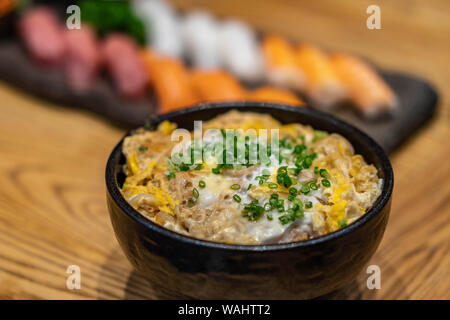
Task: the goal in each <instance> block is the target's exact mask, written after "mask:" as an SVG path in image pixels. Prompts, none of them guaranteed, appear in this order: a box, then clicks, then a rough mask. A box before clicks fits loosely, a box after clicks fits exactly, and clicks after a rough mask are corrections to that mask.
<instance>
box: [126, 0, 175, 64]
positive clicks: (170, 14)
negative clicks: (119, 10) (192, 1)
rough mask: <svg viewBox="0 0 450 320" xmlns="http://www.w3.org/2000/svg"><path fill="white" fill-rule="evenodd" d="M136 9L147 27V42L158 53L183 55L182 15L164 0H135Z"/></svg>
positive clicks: (173, 55)
mask: <svg viewBox="0 0 450 320" xmlns="http://www.w3.org/2000/svg"><path fill="white" fill-rule="evenodd" d="M133 6H134V11H135V13H136V15H137V16H139V17H140V18H141V19H142V21H144V23H145V24H146V27H147V36H148V40H147V43H148V44H149V45H151V47H152V48H153V50H156V51H157V52H158V53H161V54H164V55H167V56H170V57H181V56H182V54H183V43H182V38H181V32H180V17H179V16H178V15H177V13H176V12H175V10H174V9H173V8H172V7H171V6H170V5H169V4H168V3H167V2H166V1H164V0H135V1H133Z"/></svg>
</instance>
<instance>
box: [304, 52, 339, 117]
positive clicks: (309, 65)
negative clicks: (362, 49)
mask: <svg viewBox="0 0 450 320" xmlns="http://www.w3.org/2000/svg"><path fill="white" fill-rule="evenodd" d="M295 57H296V61H297V64H298V66H299V67H300V69H302V70H303V72H304V73H305V75H306V79H307V84H306V89H305V93H306V95H307V97H308V99H310V100H311V102H312V104H313V105H314V106H315V107H317V108H319V109H325V110H326V109H329V108H330V107H332V106H335V105H337V104H338V103H339V102H340V101H342V100H343V99H344V97H345V94H346V91H345V88H344V86H343V84H342V83H341V81H340V80H339V78H338V76H337V74H336V72H335V71H334V69H333V66H332V65H331V63H330V62H329V60H328V56H327V54H325V53H324V52H322V51H321V50H320V49H318V48H316V47H314V46H311V45H307V44H303V45H300V46H298V47H297V48H296V49H295Z"/></svg>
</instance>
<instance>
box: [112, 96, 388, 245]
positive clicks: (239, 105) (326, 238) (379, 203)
mask: <svg viewBox="0 0 450 320" xmlns="http://www.w3.org/2000/svg"><path fill="white" fill-rule="evenodd" d="M223 108H226V109H229V110H230V111H231V110H232V109H235V110H236V109H237V110H238V111H244V112H245V109H246V108H260V109H261V111H265V110H267V111H268V110H273V111H276V110H282V111H288V112H294V113H297V114H306V115H308V116H312V117H320V118H321V120H322V121H325V122H330V123H331V124H332V125H335V126H340V127H342V128H343V129H344V130H346V131H352V133H353V134H356V135H358V136H359V137H358V138H359V140H361V141H363V142H364V143H365V144H367V145H368V146H369V147H370V148H371V149H373V152H374V154H375V156H376V157H378V160H379V161H380V169H381V170H382V171H383V175H384V181H383V188H382V191H381V194H380V196H379V197H378V199H377V200H376V201H375V204H374V205H373V206H372V207H371V208H370V209H369V210H368V211H367V212H366V213H365V214H364V215H363V216H361V217H360V218H359V219H357V220H356V221H355V222H353V223H351V224H349V225H348V226H346V227H344V228H342V229H339V230H337V231H334V232H331V233H328V234H325V235H323V236H319V237H317V238H313V239H309V240H303V241H297V242H290V243H282V244H264V245H245V244H227V243H218V242H212V241H208V240H201V239H196V238H193V237H189V236H186V235H183V234H180V233H177V232H175V231H172V230H169V229H166V228H164V227H162V226H160V225H158V224H156V223H154V222H153V221H151V220H150V219H148V218H146V217H145V216H143V215H142V214H140V213H139V212H138V211H136V210H135V209H134V208H133V207H132V206H131V205H130V204H129V203H128V202H127V201H126V200H125V198H123V196H122V194H121V192H120V190H119V186H118V184H117V180H116V167H117V163H116V160H117V159H119V158H120V155H121V154H122V143H123V140H124V139H125V138H126V137H127V136H129V135H130V134H131V133H132V132H133V130H130V131H128V132H127V133H126V134H125V135H124V136H123V137H122V138H121V140H120V141H119V142H118V143H117V145H116V146H115V147H114V149H113V151H112V152H111V154H110V156H109V157H108V161H107V164H106V172H105V180H106V188H107V192H108V193H109V194H110V196H111V198H112V199H113V201H114V202H115V204H116V205H117V206H118V207H119V208H120V209H121V211H122V213H125V214H126V215H127V216H128V217H129V218H131V219H133V220H134V221H135V222H137V223H138V224H140V225H141V226H143V227H144V228H146V229H148V230H149V231H152V232H156V233H159V234H161V235H163V236H165V237H168V238H171V239H172V240H175V241H180V242H183V243H185V244H191V245H195V246H201V247H207V248H214V249H222V250H237V251H248V252H265V251H282V250H286V249H291V248H298V247H309V246H313V245H318V244H322V243H325V242H330V241H333V240H335V239H338V238H341V237H343V236H345V235H347V234H349V233H351V232H353V231H355V230H356V229H358V228H360V227H362V226H363V225H365V224H366V223H368V222H369V221H370V220H372V219H373V218H374V217H375V216H377V215H378V214H379V213H380V212H381V211H382V210H383V208H384V207H385V206H386V205H387V204H388V202H389V200H390V198H391V195H392V190H393V187H394V172H393V170H392V166H391V163H390V161H389V158H388V156H387V155H386V153H385V151H384V150H383V149H382V148H381V146H380V145H379V144H378V143H377V142H375V140H373V139H372V138H371V137H369V136H368V135H367V134H365V133H363V132H362V131H361V130H359V129H357V128H356V127H354V126H353V125H350V124H348V123H346V122H344V121H342V120H339V119H337V118H335V117H333V116H331V115H329V114H326V113H324V112H322V111H318V110H315V109H311V108H309V107H293V106H290V105H286V104H281V103H269V102H251V101H236V102H216V103H201V104H197V105H195V106H192V107H189V108H185V109H181V110H176V111H174V112H170V113H165V114H162V115H159V116H158V117H157V118H156V119H155V120H156V121H157V123H159V122H161V121H164V120H169V121H170V119H171V118H173V117H176V116H182V115H184V114H189V113H197V112H203V111H205V110H209V109H223ZM249 112H257V111H249ZM265 113H268V112H265ZM269 114H270V113H269Z"/></svg>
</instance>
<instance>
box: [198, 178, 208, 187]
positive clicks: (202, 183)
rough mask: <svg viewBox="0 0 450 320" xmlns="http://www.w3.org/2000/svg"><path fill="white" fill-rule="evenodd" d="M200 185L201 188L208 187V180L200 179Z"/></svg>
mask: <svg viewBox="0 0 450 320" xmlns="http://www.w3.org/2000/svg"><path fill="white" fill-rule="evenodd" d="M198 186H199V187H200V188H202V189H203V188H204V187H206V182H205V181H203V180H200V181H199V182H198Z"/></svg>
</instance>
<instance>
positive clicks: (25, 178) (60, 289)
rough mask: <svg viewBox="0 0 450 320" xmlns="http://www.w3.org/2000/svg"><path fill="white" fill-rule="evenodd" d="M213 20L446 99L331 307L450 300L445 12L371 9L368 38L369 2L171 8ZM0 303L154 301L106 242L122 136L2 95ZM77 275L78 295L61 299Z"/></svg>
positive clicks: (449, 94) (410, 6)
mask: <svg viewBox="0 0 450 320" xmlns="http://www.w3.org/2000/svg"><path fill="white" fill-rule="evenodd" d="M175 2H176V3H177V4H178V5H179V6H180V7H182V8H192V7H199V8H211V9H212V10H213V11H214V12H216V13H218V14H220V15H222V16H234V17H240V18H243V19H245V20H246V21H248V22H249V23H251V24H253V25H254V26H256V27H258V28H261V29H263V30H266V31H273V32H279V33H281V34H284V35H286V36H290V37H293V38H296V39H299V40H305V41H310V42H312V43H315V44H319V45H322V46H324V47H326V48H330V49H336V50H343V51H346V52H352V53H356V54H361V55H363V56H367V57H368V58H370V59H372V60H373V61H374V62H376V63H378V64H379V65H380V66H382V67H385V68H393V69H397V70H404V71H409V72H411V73H413V74H416V75H419V76H423V77H426V78H428V79H429V80H431V81H432V82H433V83H434V84H435V85H436V86H437V88H438V89H439V91H440V93H441V95H442V99H441V103H440V107H439V111H438V114H437V115H436V117H435V118H434V119H433V121H432V122H431V123H430V124H429V125H428V126H427V127H426V128H424V129H423V130H421V131H420V132H419V133H417V134H416V135H414V136H413V137H411V139H410V141H408V143H407V144H406V145H404V146H403V147H402V148H401V149H400V150H398V151H397V152H395V153H394V154H393V155H392V157H391V159H392V162H393V166H394V172H395V178H396V182H395V188H394V198H393V206H392V212H391V218H390V221H389V224H388V228H387V231H386V234H385V237H384V239H383V241H382V244H381V246H380V248H379V249H378V251H377V252H376V254H375V255H374V256H373V258H372V259H371V261H370V263H369V264H376V265H379V266H380V268H381V272H382V275H381V285H382V287H381V289H380V290H368V289H367V288H366V279H367V274H365V272H362V273H361V274H360V276H359V277H358V279H356V280H355V281H354V282H353V283H352V284H350V285H349V286H347V287H346V288H343V289H342V290H339V291H338V292H334V293H332V294H330V295H329V296H327V298H350V299H356V298H363V299H386V298H388V299H449V298H450V274H449V270H450V221H449V220H450V165H449V157H450V146H449V143H448V140H449V137H450V123H449V122H450V119H449V103H450V72H449V70H450V62H449V60H448V52H450V21H449V19H447V17H446V13H447V12H449V9H450V3H449V2H448V1H444V0H440V1H439V0H435V1H421V2H418V1H406V0H405V1H403V0H401V1H395V2H394V1H390V2H388V1H378V2H377V4H378V5H380V7H381V10H382V28H383V29H382V30H378V31H369V30H367V29H366V28H365V9H366V8H367V6H368V5H369V4H371V3H370V2H369V1H339V2H337V1H332V0H326V1H297V0H277V1H275V0H245V1H242V0H227V1H207V0H202V1H200V0H198V1H194V0H177V1H175ZM0 112H1V117H0V155H1V161H0V178H1V181H2V183H1V185H0V298H5V299H28V298H29V299H86V298H87V299H122V298H130V299H144V298H158V297H161V295H160V293H159V292H155V291H154V290H153V289H152V288H151V287H149V286H148V285H147V283H146V282H145V281H144V280H143V279H142V278H141V277H140V276H139V275H138V274H136V273H135V272H133V270H132V267H131V265H130V264H129V262H128V261H127V260H126V258H125V257H124V255H123V254H122V252H121V251H120V248H119V246H118V243H117V241H116V239H115V237H114V234H113V231H112V227H111V224H110V221H109V216H108V213H107V209H106V204H105V186H104V177H103V175H104V167H105V163H106V158H107V156H108V154H109V152H110V151H111V150H112V148H113V146H114V145H115V143H116V142H117V141H118V140H119V139H120V137H121V136H122V134H123V132H122V131H121V130H119V129H117V128H116V127H114V126H112V125H111V124H110V123H108V122H105V121H104V120H102V119H100V118H99V117H97V116H94V115H92V114H89V113H87V112H84V111H74V110H71V109H67V108H64V107H61V106H55V105H51V104H48V103H46V102H44V101H42V100H38V99H35V98H32V97H31V96H28V95H26V94H24V93H22V92H20V91H17V90H15V89H13V88H11V87H9V86H7V85H5V84H0ZM72 264H76V265H79V266H80V268H81V272H82V282H81V290H74V291H70V290H68V289H66V277H67V274H66V268H67V266H69V265H72Z"/></svg>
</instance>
